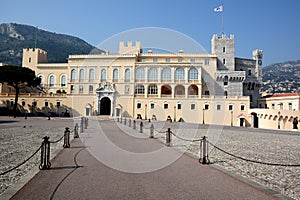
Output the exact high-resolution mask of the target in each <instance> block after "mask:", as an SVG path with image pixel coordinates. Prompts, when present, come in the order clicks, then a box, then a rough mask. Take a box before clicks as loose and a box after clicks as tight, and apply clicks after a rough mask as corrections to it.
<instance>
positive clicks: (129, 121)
mask: <svg viewBox="0 0 300 200" xmlns="http://www.w3.org/2000/svg"><path fill="white" fill-rule="evenodd" d="M128 126H129V127H131V119H129V120H128Z"/></svg>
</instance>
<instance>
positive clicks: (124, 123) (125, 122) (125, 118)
mask: <svg viewBox="0 0 300 200" xmlns="http://www.w3.org/2000/svg"><path fill="white" fill-rule="evenodd" d="M124 125H126V118H125V117H124Z"/></svg>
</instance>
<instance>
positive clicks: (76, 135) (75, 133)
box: [74, 123, 79, 138]
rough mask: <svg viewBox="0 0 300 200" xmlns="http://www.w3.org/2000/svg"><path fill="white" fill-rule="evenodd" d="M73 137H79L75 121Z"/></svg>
mask: <svg viewBox="0 0 300 200" xmlns="http://www.w3.org/2000/svg"><path fill="white" fill-rule="evenodd" d="M74 138H79V135H78V123H76V125H75V128H74Z"/></svg>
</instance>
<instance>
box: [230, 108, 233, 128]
mask: <svg viewBox="0 0 300 200" xmlns="http://www.w3.org/2000/svg"><path fill="white" fill-rule="evenodd" d="M230 125H231V126H233V111H231V123H230Z"/></svg>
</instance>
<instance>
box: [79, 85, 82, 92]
mask: <svg viewBox="0 0 300 200" xmlns="http://www.w3.org/2000/svg"><path fill="white" fill-rule="evenodd" d="M79 93H83V85H79Z"/></svg>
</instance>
